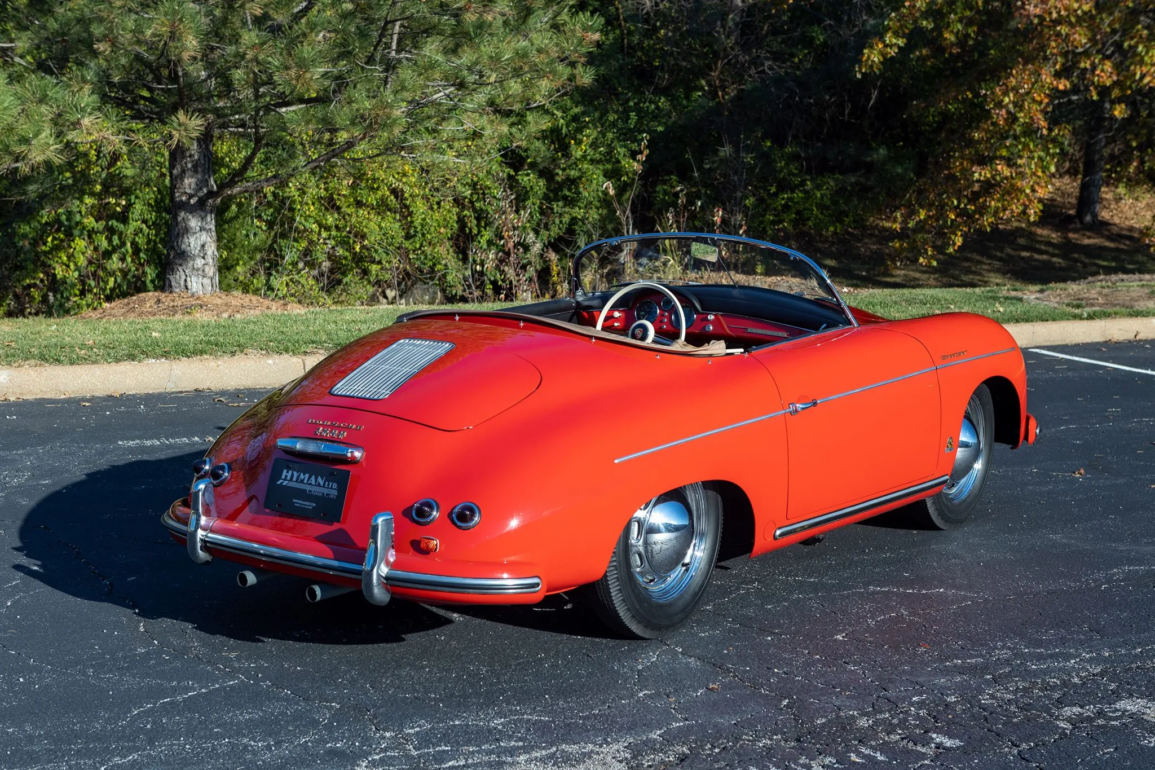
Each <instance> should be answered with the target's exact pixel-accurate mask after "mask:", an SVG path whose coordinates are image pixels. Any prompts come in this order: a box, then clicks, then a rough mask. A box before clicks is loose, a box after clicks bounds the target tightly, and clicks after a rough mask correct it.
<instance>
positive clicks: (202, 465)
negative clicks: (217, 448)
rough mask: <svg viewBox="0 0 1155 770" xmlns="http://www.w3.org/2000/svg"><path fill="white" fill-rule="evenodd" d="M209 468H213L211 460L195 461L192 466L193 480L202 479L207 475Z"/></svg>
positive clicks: (208, 458) (205, 458) (204, 458)
mask: <svg viewBox="0 0 1155 770" xmlns="http://www.w3.org/2000/svg"><path fill="white" fill-rule="evenodd" d="M211 467H213V458H211V457H202V458H201V459H199V460H197V461H196V462H195V463H193V465H192V471H193V478H194V479H203V478H204V477H205V476H207V475H209V468H211Z"/></svg>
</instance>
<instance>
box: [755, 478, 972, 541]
mask: <svg viewBox="0 0 1155 770" xmlns="http://www.w3.org/2000/svg"><path fill="white" fill-rule="evenodd" d="M948 481H950V476H940V477H939V478H937V479H933V480H932V481H927V482H925V483H923V484H916V485H915V486H913V487H908V488H906V489H900V490H898V491H897V492H891V493H890V494H888V495H883V496H882V497H876V498H874V499H873V500H867V501H866V502H864V503H859V504H858V505H852V506H850V507H848V508H840V509H839V510H837V511H831V512H830V513H824V514H822V515H821V516H815V517H814V518H812V519H805V520H803V521H799V522H795V523H794V524H787V525H786V526H784V527H779V528H778V529H776V530H774V539H775V540H781V539H782V538H784V537H790V536H791V535H797V534H798V533H799V532H805V531H806V530H808V529H814V528H815V527H821V526H824V525H826V524H831V523H833V522H835V521H838V520H840V519H848V518H850V517H851V516H857V515H858V514H860V513H865V512H867V511H869V510H871V509H872V508H881V507H882V506H884V505H887V504H889V503H894V502H897V501H899V500H903V499H905V498H908V497H913V496H915V495H917V494H920V493H922V492H929V491H930V490H932V489H936V488H938V487H941V486H944V485H946V483H947V482H948Z"/></svg>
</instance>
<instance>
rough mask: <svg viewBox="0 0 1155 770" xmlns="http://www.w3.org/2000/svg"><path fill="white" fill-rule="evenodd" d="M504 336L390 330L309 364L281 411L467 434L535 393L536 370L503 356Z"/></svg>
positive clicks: (441, 325) (459, 330)
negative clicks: (306, 410) (304, 410)
mask: <svg viewBox="0 0 1155 770" xmlns="http://www.w3.org/2000/svg"><path fill="white" fill-rule="evenodd" d="M406 332H408V333H406ZM511 336H513V335H512V334H510V333H507V332H505V331H504V330H502V329H497V328H494V327H484V326H479V325H478V324H451V323H448V322H444V321H428V322H422V323H421V324H416V323H415V324H412V326H411V327H410V325H409V324H398V325H395V326H391V327H388V328H386V329H383V330H381V331H379V332H376V333H374V334H370V335H369V336H367V337H363V338H362V339H360V340H357V341H356V342H353V343H352V344H350V345H348V346H346V347H345V348H343V349H342V350H340V351H338V352H336V353H334V354H333V355H331V356H329V357H328V358H326V359H325V360H324V361H322V362H321V363H319V364H317V366H315V367H314V368H313V369H312V371H310V372H309V373H308V374H307V375H305V377H303V378H302V379H301V380H300V382H298V383H297V384H296V385H295V386H294V387H293V388H292V390H290V391H289V392H288V393H287V394H286V396H285V400H284V402H283V403H285V404H286V405H290V404H291V405H307V404H313V405H330V406H338V407H342V408H346V409H360V410H363V411H368V412H373V413H375V414H383V415H388V416H390V417H397V418H400V419H403V420H409V421H411V422H416V423H420V424H422V425H427V426H429V427H431V428H436V429H438V430H465V429H467V428H472V427H474V426H476V425H478V424H480V423H482V422H485V421H486V420H488V419H490V418H491V417H494V416H495V415H498V414H500V413H501V412H504V411H505V410H506V409H509V408H510V407H512V406H513V405H515V404H517V403H518V402H519V401H522V400H523V399H525V398H527V397H528V396H530V395H531V394H532V393H533V392H534V391H535V390H537V388H538V386H540V385H541V372H539V371H538V369H537V367H535V366H534V365H533V364H531V363H530V362H529V361H526V360H525V359H524V358H521V357H520V356H517V355H515V354H513V353H511V352H508V351H507V350H505V349H503V347H504V345H503V343H505V342H507V341H508V338H509V337H511Z"/></svg>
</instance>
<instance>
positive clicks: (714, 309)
mask: <svg viewBox="0 0 1155 770" xmlns="http://www.w3.org/2000/svg"><path fill="white" fill-rule="evenodd" d="M571 282H572V284H571V288H572V294H571V296H570V297H568V298H566V299H558V300H549V301H546V302H538V303H534V304H532V305H524V306H521V307H517V308H511V309H510V312H514V313H519V314H524V315H531V316H536V317H540V318H548V319H551V320H554V321H559V322H563V323H565V324H572V325H577V326H581V327H587V328H589V329H591V330H593V331H594V332H595V333H598V332H603V333H605V332H608V333H610V334H612V335H621V336H623V337H626V338H628V339H629V340H630V341H632V342H634V343H642V344H650V345H658V346H663V347H672V348H674V349H676V350H681V351H685V352H701V353H706V354H714V355H722V354H725V353H727V352H730V353H734V352H742V351H745V350H749V349H752V348H757V347H764V346H766V345H770V344H774V343H777V342H782V341H784V340H789V339H793V338H795V337H801V336H806V335H809V334H813V333H816V332H820V331H825V330H828V329H833V328H839V327H844V326H854V325H857V320H856V319H855V316H854V314H853V313H852V312H851V310H850V308H848V307H847V305H846V303H845V302H843V300H842V297H841V296H840V295H839V294H838V291H837V290H836V289H835V288H834V286H833V284H831V282H830V280H829V278H827V276H826V274H825V273H823V272H822V270H821V269H820V268H819V267H818V266H817V265H816V264H814V262H813V261H811V260H810V259H809V258H808V257H806V256H804V255H802V254H799V253H798V252H796V251H793V250H791V249H787V248H784V247H781V246H776V245H774V244H770V243H766V242H762V241H754V240H751V239H747V238H737V237H733V236H720V235H708V234H702V233H673V234H654V235H640V236H629V237H623V238H614V239H610V240H606V241H600V242H598V243H595V244H593V245H591V246H589V247H587V248H586V249H584V250H583V251H582V252H581V253H579V254H578V255H577V257H576V258H575V259H574V263H573V271H572V275H571Z"/></svg>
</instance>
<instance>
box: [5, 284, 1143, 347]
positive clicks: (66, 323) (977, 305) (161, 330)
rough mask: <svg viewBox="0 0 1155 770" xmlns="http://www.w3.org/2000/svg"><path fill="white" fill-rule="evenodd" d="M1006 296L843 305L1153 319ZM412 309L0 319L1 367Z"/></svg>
mask: <svg viewBox="0 0 1155 770" xmlns="http://www.w3.org/2000/svg"><path fill="white" fill-rule="evenodd" d="M1011 291H1012V290H1011V289H998V288H982V289H878V290H869V291H855V292H853V293H851V294H850V295H849V296H848V297H847V300H848V301H849V302H850V304H852V305H855V306H856V307H861V308H863V309H864V310H869V311H871V312H874V313H878V314H879V315H882V316H886V317H887V318H912V317H916V316H922V315H931V314H934V313H943V312H951V311H966V312H972V313H981V314H983V315H986V316H990V317H991V318H994V319H996V320H998V321H1000V322H1002V323H1022V322H1027V321H1065V320H1071V319H1084V318H1106V317H1111V316H1127V315H1132V316H1135V315H1155V311H1151V310H1147V311H1142V310H1127V309H1109V310H1080V309H1077V308H1059V307H1053V306H1050V305H1044V304H1040V303H1037V302H1027V301H1024V300H1023V299H1022V298H1021V297H1017V296H1013V295H1012V294H1011V293H1010V292H1011ZM505 306H507V305H496V304H487V305H469V306H465V307H473V308H481V309H494V308H498V307H505ZM413 309H414V308H396V307H375V308H334V309H325V310H309V311H306V312H303V313H278V314H268V315H259V316H250V317H247V318H225V319H197V318H195V317H190V318H174V319H157V320H80V319H76V318H64V319H57V318H27V319H23V318H22V319H3V320H0V365H9V366H10V365H18V364H37V363H43V364H83V363H111V362H117V361H147V360H155V359H171V358H189V357H192V356H222V355H234V354H238V353H246V352H258V353H270V354H277V353H284V354H294V355H301V354H304V353H316V352H324V351H329V350H333V349H335V348H337V347H339V346H341V345H343V344H344V343H346V342H348V341H350V340H353V339H356V338H357V337H360V336H362V335H364V334H367V333H368V332H371V331H373V330H375V329H379V328H381V327H382V326H388V325H389V324H391V323H393V321H394V320H395V319H396V318H397V316H398V315H400V314H401V313H403V312H406V311H408V310H413Z"/></svg>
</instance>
